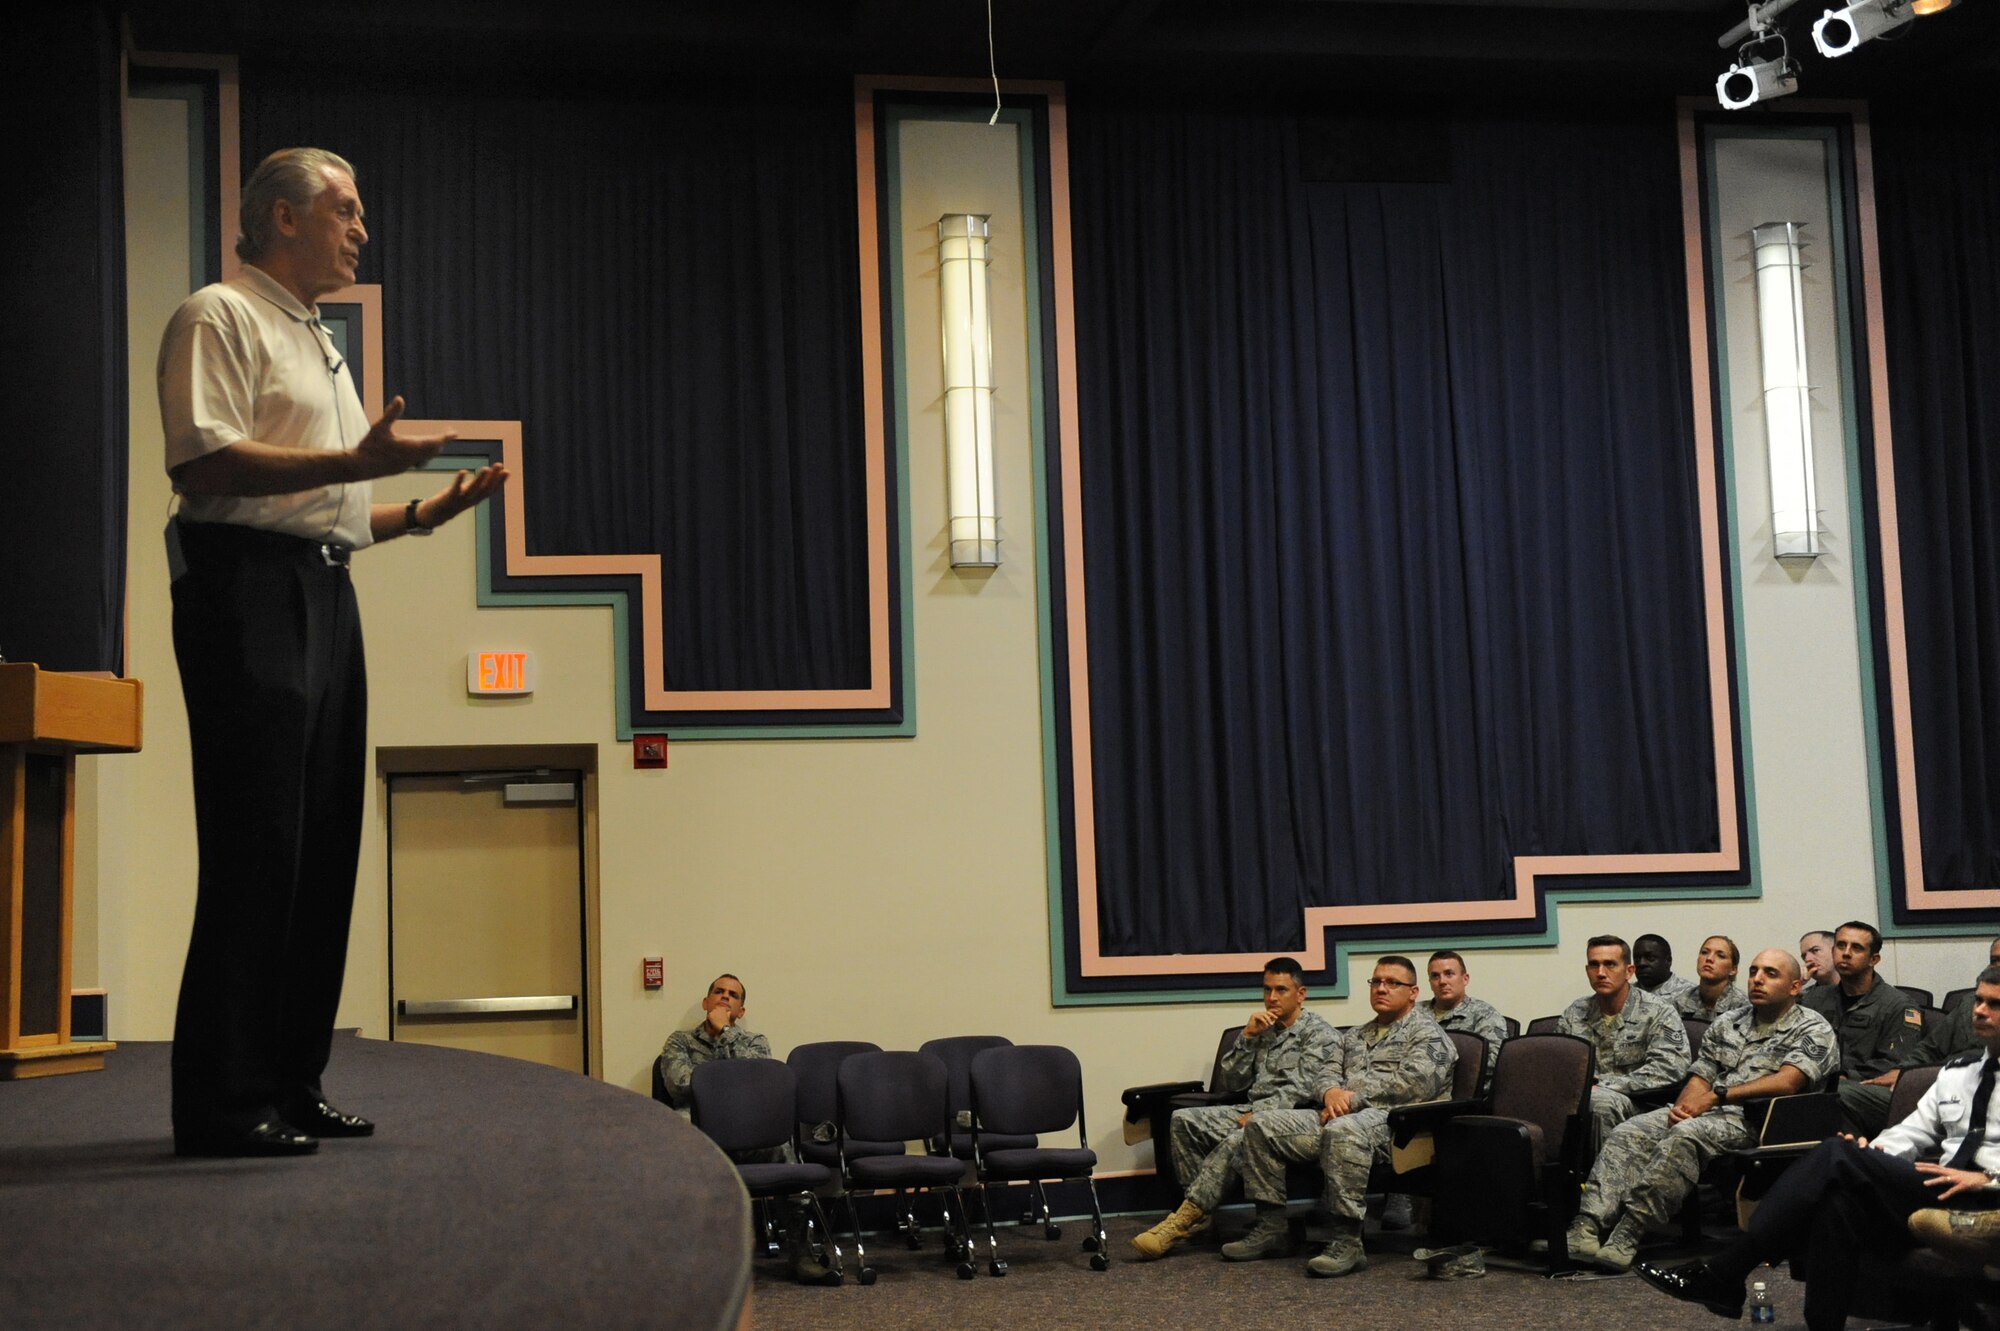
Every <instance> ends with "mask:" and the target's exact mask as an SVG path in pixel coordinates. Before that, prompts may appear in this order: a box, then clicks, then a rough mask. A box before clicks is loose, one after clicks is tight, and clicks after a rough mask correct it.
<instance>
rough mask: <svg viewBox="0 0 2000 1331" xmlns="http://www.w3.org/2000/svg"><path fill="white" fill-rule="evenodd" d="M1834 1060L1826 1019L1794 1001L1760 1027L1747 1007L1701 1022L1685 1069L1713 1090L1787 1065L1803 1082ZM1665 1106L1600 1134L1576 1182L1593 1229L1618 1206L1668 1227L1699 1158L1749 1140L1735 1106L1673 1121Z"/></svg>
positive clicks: (1605, 1223) (1612, 1217) (1607, 1223)
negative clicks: (1597, 1149)
mask: <svg viewBox="0 0 2000 1331" xmlns="http://www.w3.org/2000/svg"><path fill="white" fill-rule="evenodd" d="M1839 1061H1840V1049H1839V1044H1838V1041H1837V1040H1836V1039H1835V1038H1834V1034H1833V1027H1831V1026H1829V1025H1828V1024H1827V1022H1826V1019H1825V1018H1824V1017H1821V1016H1820V1015H1819V1014H1818V1013H1817V1012H1814V1011H1812V1010H1811V1009H1810V1008H1808V1007H1806V1006H1804V1005H1803V1004H1800V1003H1794V1004H1792V1006H1791V1007H1789V1008H1787V1009H1786V1010H1785V1015H1783V1016H1782V1017H1779V1018H1778V1019H1777V1020H1776V1021H1774V1022H1772V1023H1771V1024H1770V1026H1768V1027H1766V1028H1764V1029H1762V1030H1759V1029H1758V1027H1757V1014H1756V1011H1755V1010H1754V1009H1752V1008H1748V1007H1742V1008H1738V1009H1737V1010H1736V1011H1734V1012H1730V1013H1728V1014H1726V1015H1725V1016H1723V1017H1722V1018H1721V1019H1719V1020H1718V1021H1717V1022H1716V1023H1715V1024H1714V1025H1713V1026H1710V1027H1709V1028H1708V1034H1707V1036H1706V1037H1704V1038H1703V1040H1702V1042H1701V1057H1699V1058H1697V1059H1695V1061H1694V1066H1693V1068H1692V1069H1691V1071H1692V1074H1693V1075H1694V1076H1696V1077H1700V1078H1701V1079H1702V1080H1703V1081H1705V1082H1707V1083H1708V1084H1709V1086H1710V1087H1712V1088H1713V1089H1714V1090H1716V1091H1717V1092H1721V1091H1725V1090H1728V1089H1730V1088H1732V1087H1736V1086H1742V1085H1745V1084H1746V1083H1749V1082H1753V1081H1756V1080H1757V1079H1758V1078H1760V1077H1768V1076H1771V1075H1772V1074H1773V1073H1775V1072H1777V1071H1778V1070H1779V1069H1780V1068H1783V1067H1786V1066H1788V1065H1789V1066H1791V1067H1795V1068H1797V1069H1798V1070H1799V1071H1801V1072H1803V1073H1805V1074H1806V1085H1807V1087H1808V1088H1810V1087H1813V1086H1817V1085H1818V1084H1819V1083H1820V1082H1821V1081H1823V1080H1824V1079H1825V1078H1826V1077H1827V1075H1828V1074H1829V1073H1831V1072H1832V1071H1833V1069H1834V1067H1835V1066H1837V1065H1838V1063H1839ZM1668 1113H1669V1111H1668V1110H1667V1109H1665V1108H1661V1109H1655V1110H1653V1111H1652V1112H1651V1113H1646V1114H1641V1115H1639V1116H1638V1117H1637V1118H1633V1119H1628V1120H1627V1121H1626V1122H1624V1123H1621V1124H1619V1126H1618V1129H1617V1131H1615V1132H1613V1133H1612V1134H1611V1136H1610V1137H1609V1138H1608V1139H1607V1140H1606V1141H1605V1143H1604V1149H1603V1151H1602V1152H1601V1153H1600V1154H1599V1155H1598V1157H1597V1163H1596V1164H1595V1165H1594V1166H1592V1168H1591V1171H1590V1181H1589V1182H1588V1183H1587V1184H1585V1185H1584V1189H1583V1204H1582V1207H1581V1214H1582V1215H1583V1216H1585V1217H1587V1218H1588V1219H1589V1220H1590V1221H1591V1222H1592V1223H1593V1224H1595V1225H1596V1226H1597V1227H1598V1229H1599V1230H1600V1231H1602V1230H1608V1229H1610V1228H1611V1226H1612V1224H1613V1223H1614V1222H1616V1221H1617V1219H1618V1218H1619V1215H1620V1213H1621V1212H1623V1213H1625V1214H1627V1215H1630V1216H1632V1217H1633V1218H1634V1219H1636V1220H1637V1221H1638V1222H1639V1223H1640V1224H1642V1225H1644V1226H1646V1227H1647V1228H1649V1229H1666V1228H1669V1227H1670V1226H1671V1223H1672V1221H1673V1217H1674V1214H1675V1213H1676V1212H1677V1211H1679V1210H1680V1206H1681V1203H1682V1202H1683V1201H1684V1200H1686V1198H1687V1195H1688V1193H1689V1192H1691V1191H1693V1189H1694V1185H1695V1181H1696V1180H1697V1179H1698V1178H1700V1176H1701V1169H1702V1166H1703V1165H1705V1164H1707V1163H1708V1162H1709V1161H1710V1160H1712V1159H1714V1158H1715V1157H1716V1156H1718V1155H1720V1154H1721V1153H1722V1152H1724V1151H1730V1150H1735V1149H1736V1148H1737V1147H1740V1146H1748V1145H1750V1144H1751V1141H1750V1132H1749V1129H1747V1128H1746V1127H1744V1125H1743V1110H1742V1109H1741V1107H1739V1106H1736V1105H1717V1106H1716V1107H1715V1108H1713V1109H1711V1110H1709V1111H1708V1112H1707V1113H1705V1114H1702V1115H1700V1116H1698V1117H1696V1118H1691V1119H1688V1120H1686V1121H1685V1122H1681V1123H1675V1122H1673V1121H1672V1120H1671V1119H1669V1118H1668Z"/></svg>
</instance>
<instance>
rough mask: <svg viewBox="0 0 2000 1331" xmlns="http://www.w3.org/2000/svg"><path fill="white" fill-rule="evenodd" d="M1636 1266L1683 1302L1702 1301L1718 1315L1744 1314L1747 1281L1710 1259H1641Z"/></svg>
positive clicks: (1646, 1278) (1655, 1285)
mask: <svg viewBox="0 0 2000 1331" xmlns="http://www.w3.org/2000/svg"><path fill="white" fill-rule="evenodd" d="M1632 1269H1633V1270H1635V1271H1637V1272H1638V1273H1639V1278H1640V1279H1641V1280H1644V1281H1645V1282H1646V1283H1647V1284H1649V1285H1651V1286H1652V1287H1653V1288H1654V1289H1657V1290H1659V1291H1660V1292H1661V1293H1662V1294H1668V1295H1671V1296H1673V1297H1674V1298H1677V1299H1679V1300H1680V1301H1681V1302H1682V1303H1699V1304H1700V1305H1701V1306H1702V1307H1704V1308H1706V1309H1708V1310H1709V1311H1710V1312H1712V1313H1714V1314H1715V1315H1716V1316H1717V1317H1728V1318H1731V1319H1735V1318H1740V1317H1742V1316H1743V1282H1742V1281H1741V1280H1731V1279H1730V1278H1729V1277H1728V1276H1725V1275H1723V1274H1722V1273H1721V1272H1720V1271H1716V1270H1713V1269H1712V1268H1710V1266H1709V1265H1708V1263H1706V1262H1683V1263H1682V1264H1681V1265H1679V1266H1661V1265H1660V1264H1659V1263H1658V1262H1649V1261H1643V1260H1642V1261H1637V1262H1634V1263H1633V1264H1632Z"/></svg>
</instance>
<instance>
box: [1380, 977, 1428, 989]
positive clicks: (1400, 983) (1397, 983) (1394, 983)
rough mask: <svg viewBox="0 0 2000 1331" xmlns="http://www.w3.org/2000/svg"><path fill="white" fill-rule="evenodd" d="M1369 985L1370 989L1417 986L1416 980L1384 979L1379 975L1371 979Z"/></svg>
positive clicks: (1410, 987) (1411, 987)
mask: <svg viewBox="0 0 2000 1331" xmlns="http://www.w3.org/2000/svg"><path fill="white" fill-rule="evenodd" d="M1368 987H1369V988H1370V989H1414V988H1416V987H1417V986H1416V982H1415V981H1414V980H1384V979H1381V978H1379V977H1378V978H1374V979H1371V980H1369V981H1368Z"/></svg>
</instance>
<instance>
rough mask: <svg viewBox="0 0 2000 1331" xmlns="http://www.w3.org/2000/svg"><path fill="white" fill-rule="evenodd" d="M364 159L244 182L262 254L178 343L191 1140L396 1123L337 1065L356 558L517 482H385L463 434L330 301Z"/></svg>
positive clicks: (351, 772)
mask: <svg viewBox="0 0 2000 1331" xmlns="http://www.w3.org/2000/svg"><path fill="white" fill-rule="evenodd" d="M362 214H363V209H362V204H361V196H360V193H359V191H358V189H357V187H356V185H355V180H354V170H353V168H352V167H350V166H349V165H348V164H347V163H346V162H345V161H343V160H342V159H341V158H339V157H337V156H335V155H334V154H333V153H330V152H326V151H324V150H322V149H318V148H290V149H286V150H284V151H282V152H276V153H273V154H271V155H270V156H269V157H267V158H265V159H264V161H263V162H262V163H261V164H260V165H259V166H258V167H257V169H256V171H255V172H254V173H252V175H251V177H250V179H249V180H248V181H247V182H246V183H245V185H244V187H243V206H242V235H241V236H240V237H239V238H238V240H237V242H236V253H237V255H238V256H239V257H240V258H241V259H242V260H243V268H242V271H241V273H240V274H238V275H237V276H236V277H234V278H231V279H230V280H229V281H227V282H221V283H217V284H215V285H213V286H207V287H203V288H202V289H201V290H199V291H197V292H195V293H194V294H193V295H191V296H189V297H188V298H187V300H186V301H185V302H183V303H182V305H181V307H180V308H179V309H178V310H177V311H175V313H174V316H173V318H172V319H171V320H170V321H169V322H168V324H167V331H166V335H165V337H164V338H163V340H162V342H161V345H160V359H159V390H160V417H161V421H162V424H163V425H164V427H165V433H166V464H167V471H168V474H169V475H170V476H171V477H172V478H173V483H174V489H175V491H176V492H177V494H178V495H179V496H180V511H179V514H178V516H177V517H176V518H174V519H173V520H172V521H170V522H169V523H168V526H167V543H168V567H169V569H170V572H171V574H172V577H173V602H174V655H175V657H176V660H177V662H178V664H179V668H180V677H181V689H182V692H183V693H184V694H185V695H186V700H187V711H188V732H189V745H190V749H191V752H192V756H193V769H194V803H195V836H196V843H197V846H198V847H199V851H200V870H199V881H198V886H197V890H196V897H195V916H194V930H193V934H192V936H191V938H190V939H189V942H188V957H187V967H186V970H185V971H184V972H183V974H182V978H181V991H180V1003H179V1007H178V1009H177V1010H176V1012H175V1016H174V1051H173V1125H174V1149H175V1150H176V1152H177V1153H179V1154H181V1155H193V1156H270V1155H302V1154H305V1153H307V1152H310V1151H313V1150H315V1149H317V1147H318V1145H319V1139H320V1138H323V1137H364V1136H368V1135H369V1134H371V1133H372V1132H373V1131H374V1125H373V1124H372V1123H370V1122H368V1121H367V1120H366V1119H364V1118H360V1117H358V1116H356V1115H353V1114H348V1113H344V1112H342V1111H341V1110H338V1109H335V1108H334V1107H333V1106H331V1105H330V1104H328V1103H327V1100H326V1095H325V1092H324V1091H323V1089H322V1087H321V1085H320V1075H321V1073H322V1072H324V1071H325V1068H326V1062H327V1055H328V1051H329V1049H330V1047H331V1044H332V1038H333V1021H334V1013H335V1011H336V1009H337V1008H338V1007H339V1003H340V985H341V977H342V974H343V972H344V970H345V968H346V963H347V935H348V923H349V916H350V914H351V912H352V908H353V902H354V873H355V867H356V862H357V859H358V857H359V854H360V845H361V813H362V796H363V780H364V777H363V760H364V755H365V750H366V746H367V671H366V667H365V665H364V663H363V660H362V650H361V623H360V619H359V617H358V614H357V611H356V608H355V601H354V587H353V584H352V583H351V582H350V581H349V578H348V560H349V559H350V558H351V557H352V555H353V554H354V552H355V551H357V550H359V549H362V548H363V547H365V546H368V545H371V544H373V543H375V542H377V541H383V540H388V539H390V538H392V537H397V536H409V535H423V534H426V533H428V532H430V531H431V530H432V529H434V528H436V527H438V526H440V525H442V524H443V523H446V522H449V521H450V520H451V519H452V518H454V517H456V516H458V515H459V514H460V513H463V512H464V511H466V510H467V509H469V508H471V507H473V506H474V505H475V504H477V503H479V502H480V501H481V500H483V499H485V498H486V497H487V496H488V495H491V494H493V493H494V492H495V491H497V490H498V489H499V488H500V487H501V485H503V484H504V483H505V482H506V479H507V472H506V469H505V468H504V467H501V466H498V465H494V466H488V467H482V468H480V469H478V470H477V471H461V472H459V473H458V474H457V475H456V476H454V477H453V478H452V480H451V483H450V484H448V485H446V486H445V487H444V488H443V489H441V490H439V491H438V492H437V493H435V494H433V495H430V496H428V497H427V498H424V499H421V500H412V501H410V502H409V503H408V504H376V503H374V502H373V501H372V496H371V487H370V484H369V483H370V482H371V481H372V480H373V479H374V478H376V477H378V476H393V475H396V474H398V473H400V472H404V471H408V470H410V469H411V468H412V467H418V466H421V465H423V464H424V463H425V462H427V461H429V460H430V459H431V458H433V457H435V456H436V455H437V453H438V452H439V450H440V449H442V448H443V447H444V445H445V444H446V443H447V442H449V441H450V439H451V437H452V436H450V435H448V434H437V435H425V436H415V437H403V436H398V435H397V434H396V433H395V430H394V426H395V422H396V420H397V419H398V418H399V417H400V416H401V415H402V413H403V400H402V399H401V398H400V397H399V398H396V399H395V400H394V401H392V402H390V403H389V405H388V407H387V409H386V410H385V411H384V412H383V414H382V418H381V419H380V420H378V421H375V422H374V423H373V424H370V423H369V421H368V417H367V414H366V412H365V411H364V410H363V409H362V406H361V399H360V397H359V396H358V395H357V394H356V392H355V389H354V380H353V378H352V376H351V375H350V374H349V373H348V370H347V365H346V363H345V361H344V360H343V358H342V357H341V355H340V354H339V351H338V350H337V348H336V347H335V345H334V343H333V340H332V338H331V337H330V336H329V335H328V333H327V331H326V329H325V328H324V327H323V326H322V325H321V324H320V321H319V315H318V309H317V306H316V304H315V302H317V301H318V300H319V299H320V298H321V297H323V296H326V295H329V294H331V293H332V292H335V291H338V290H340V289H342V288H343V287H347V286H350V285H352V284H353V282H354V280H355V267H356V264H357V263H358V262H359V259H360V253H361V247H362V246H363V245H364V244H366V243H367V241H368V231H367V228H366V227H365V226H364V225H363V223H362Z"/></svg>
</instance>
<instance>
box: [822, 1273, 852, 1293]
mask: <svg viewBox="0 0 2000 1331" xmlns="http://www.w3.org/2000/svg"><path fill="white" fill-rule="evenodd" d="M845 1278H846V1277H845V1276H843V1275H842V1274H841V1273H840V1272H839V1271H828V1272H827V1273H826V1274H825V1275H823V1276H821V1277H820V1278H819V1283H820V1284H822V1285H825V1286H826V1287H827V1288H828V1289H839V1288H840V1283H841V1281H842V1280H844V1279H845Z"/></svg>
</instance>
